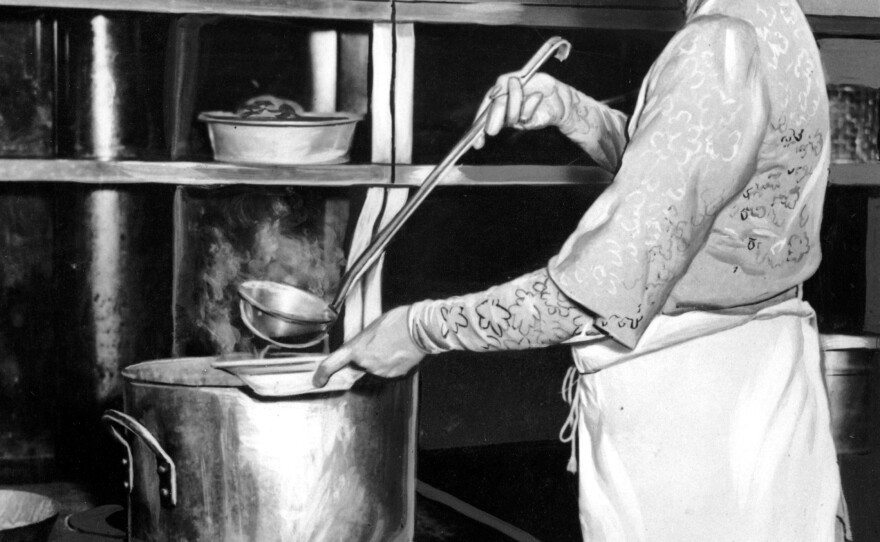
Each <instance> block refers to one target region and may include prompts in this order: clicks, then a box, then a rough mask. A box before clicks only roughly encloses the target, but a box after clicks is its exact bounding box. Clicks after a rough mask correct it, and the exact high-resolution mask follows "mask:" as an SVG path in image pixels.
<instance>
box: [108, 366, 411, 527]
mask: <svg viewBox="0 0 880 542" xmlns="http://www.w3.org/2000/svg"><path fill="white" fill-rule="evenodd" d="M214 359H215V358H181V359H169V360H160V361H153V362H147V363H140V364H137V365H133V366H130V367H128V368H126V369H125V370H124V371H123V376H124V378H125V411H126V413H127V414H123V413H120V412H117V411H108V412H107V413H106V414H105V416H104V421H105V423H106V424H108V425H109V426H110V428H111V430H113V431H114V434H115V435H117V437H119V439H120V440H122V441H123V442H126V443H130V444H129V445H128V446H129V447H128V448H127V449H128V451H129V455H130V460H129V461H128V463H129V464H130V465H131V466H132V469H133V470H131V471H130V472H129V473H128V474H127V476H129V477H130V479H129V480H127V481H126V483H129V487H130V488H131V489H130V491H131V499H130V501H131V503H130V508H129V509H130V517H131V520H130V522H131V525H130V529H129V534H130V536H131V537H133V538H134V539H137V540H143V541H147V542H149V541H167V540H175V541H190V542H193V541H205V542H208V541H211V542H223V541H229V542H232V541H235V542H242V541H254V542H273V541H279V542H280V541H285V542H296V541H309V542H312V541H314V542H319V541H328V542H329V541H334V542H335V541H340V540H345V541H346V542H358V541H364V542H367V541H369V542H395V541H401V542H408V541H410V540H412V536H413V525H414V515H413V514H414V502H415V501H414V491H415V485H414V482H415V477H414V476H415V421H416V417H415V401H414V377H410V378H408V379H403V380H395V381H386V380H381V379H372V378H364V379H362V380H361V381H359V382H358V384H357V385H356V386H355V387H354V388H352V390H350V391H349V392H344V393H328V394H321V395H315V396H307V397H299V398H289V399H275V400H266V399H262V398H259V397H258V396H255V395H253V394H252V393H250V392H249V391H247V390H245V389H243V388H242V387H241V386H242V383H241V381H240V380H238V379H237V378H236V377H234V376H232V375H230V374H228V373H225V372H223V371H219V370H216V369H213V368H212V367H211V366H210V363H211V362H212V361H214ZM126 433H130V434H134V435H137V438H126V439H123V437H124V435H125V434H126Z"/></svg>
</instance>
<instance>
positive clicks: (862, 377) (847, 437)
mask: <svg viewBox="0 0 880 542" xmlns="http://www.w3.org/2000/svg"><path fill="white" fill-rule="evenodd" d="M821 339H822V362H823V366H824V371H825V385H826V387H827V389H828V401H829V407H830V410H831V431H832V434H833V436H834V445H835V448H836V449H837V453H838V454H864V453H868V452H870V451H871V450H872V449H873V448H874V446H875V445H876V434H877V433H878V432H880V426H878V423H880V417H878V415H877V408H878V401H877V394H878V387H877V376H878V370H877V363H878V355H877V354H878V338H877V337H859V336H849V335H823V336H822V338H821Z"/></svg>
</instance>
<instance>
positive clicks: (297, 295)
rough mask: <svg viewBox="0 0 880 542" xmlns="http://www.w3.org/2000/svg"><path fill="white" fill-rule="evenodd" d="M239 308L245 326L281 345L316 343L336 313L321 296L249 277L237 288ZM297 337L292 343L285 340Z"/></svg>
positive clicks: (324, 333)
mask: <svg viewBox="0 0 880 542" xmlns="http://www.w3.org/2000/svg"><path fill="white" fill-rule="evenodd" d="M238 294H239V296H241V301H240V302H239V309H240V311H241V319H242V321H243V322H244V325H245V326H247V328H248V329H250V330H251V332H252V333H253V334H254V335H256V336H257V337H259V338H261V339H263V340H265V341H267V342H269V343H271V344H274V345H276V346H281V347H284V348H301V347H306V346H311V345H313V344H317V343H319V342H320V341H321V340H322V339H323V338H324V336H325V335H326V334H327V331H328V330H329V329H330V326H332V325H333V322H335V321H336V317H337V314H336V312H335V311H334V310H333V309H332V308H331V307H330V306H329V305H328V304H327V302H325V301H324V300H323V299H321V298H320V297H318V296H316V295H315V294H312V293H310V292H307V291H305V290H302V289H300V288H297V287H295V286H290V285H288V284H283V283H280V282H272V281H265V280H249V281H245V282H243V283H241V284H240V285H239V287H238ZM293 337H295V338H296V341H295V343H288V342H284V339H285V338H293Z"/></svg>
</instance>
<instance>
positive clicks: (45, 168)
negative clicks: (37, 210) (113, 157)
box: [0, 159, 391, 186]
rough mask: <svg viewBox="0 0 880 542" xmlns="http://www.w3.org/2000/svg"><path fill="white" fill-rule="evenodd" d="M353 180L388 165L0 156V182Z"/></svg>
mask: <svg viewBox="0 0 880 542" xmlns="http://www.w3.org/2000/svg"><path fill="white" fill-rule="evenodd" d="M3 182H70V183H84V184H143V183H152V184H171V185H229V184H238V185H303V186H318V185H321V186H324V185H333V186H354V185H377V184H388V183H390V182H391V167H390V166H383V165H376V164H366V165H347V164H346V165H332V166H297V167H260V166H255V167H249V166H237V165H232V164H220V163H214V162H139V161H114V162H102V161H97V160H53V159H4V160H0V183H3Z"/></svg>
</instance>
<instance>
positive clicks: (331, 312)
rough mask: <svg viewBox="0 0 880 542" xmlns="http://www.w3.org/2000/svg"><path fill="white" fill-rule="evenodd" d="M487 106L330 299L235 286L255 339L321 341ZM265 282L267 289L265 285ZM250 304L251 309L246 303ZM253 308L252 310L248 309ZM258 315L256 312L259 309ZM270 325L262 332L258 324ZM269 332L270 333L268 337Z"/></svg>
mask: <svg viewBox="0 0 880 542" xmlns="http://www.w3.org/2000/svg"><path fill="white" fill-rule="evenodd" d="M570 51H571V44H570V43H569V42H568V41H566V40H564V39H562V38H561V37H558V36H555V37H552V38H550V39H549V40H547V42H546V43H544V45H543V46H542V47H541V48H540V49H539V50H538V52H537V53H535V54H534V55H533V56H532V58H531V59H529V61H528V62H527V63H526V64H525V66H523V67H522V68H521V69H520V70H519V71H518V72H516V75H517V76H518V77H519V78H520V79H521V80H522V81H523V84H525V83H526V82H527V81H529V80H530V79H531V78H532V76H533V75H534V74H535V72H537V71H538V68H540V67H541V66H542V65H543V64H544V63H545V62H546V61H547V60H549V59H550V57H551V56H555V57H556V58H557V59H559V60H560V61H563V60H565V59H566V58H568V54H569V52H570ZM505 92H506V90H502V89H499V90H498V92H497V93H496V94H494V95H493V96H492V98H493V99H494V98H497V97H499V96H502V95H503V94H504V93H505ZM488 115H489V108H488V107H484V108H483V110H482V111H481V112H480V114H479V116H478V117H477V119H476V120H475V121H474V123H473V124H472V125H471V128H470V129H469V130H468V132H467V133H466V134H465V135H464V137H462V138H461V139H460V140H459V141H458V143H456V145H455V147H453V148H452V150H451V151H450V152H449V154H447V155H446V157H445V158H444V159H443V161H442V162H440V163H439V164H438V165H437V166H436V167H435V168H434V169H433V170H432V171H431V173H430V174H429V175H428V177H427V178H426V179H425V180H424V182H422V184H421V186H420V187H419V189H418V190H417V191H416V192H415V194H413V196H412V197H411V198H409V200H407V202H406V204H404V206H403V207H402V208H401V209H400V211H399V212H398V213H397V214H396V215H394V217H393V218H392V219H391V220H390V221H389V222H388V224H387V225H386V226H385V227H384V228H382V230H381V231H379V232H378V233H377V234H376V238H375V239H374V240H373V241H372V243H371V244H370V245H369V247H367V249H366V250H365V251H364V252H363V254H361V256H360V257H359V258H358V259H357V260H355V262H354V263H353V264H352V265H351V267H350V268H349V269H348V271H347V272H346V273H345V275H344V276H343V277H342V280H341V282H340V285H339V289H338V290H337V292H336V296H335V297H334V298H333V301H331V302H330V303H327V302H326V301H324V300H323V299H322V298H320V297H319V296H317V295H315V294H312V293H311V292H308V291H306V290H303V289H301V288H297V287H295V286H289V285H286V284H280V283H267V282H265V281H249V282H244V283H242V284H241V285H240V286H239V289H238V291H239V294H240V295H241V297H242V303H241V304H240V306H241V309H242V320H243V321H244V323H245V325H247V326H248V328H249V329H250V330H251V331H253V332H254V333H255V334H256V335H257V336H258V337H260V338H262V339H264V340H266V341H268V342H270V343H272V344H275V345H277V346H281V347H284V348H303V347H306V346H311V345H314V344H316V343H318V342H320V341H321V340H322V339H323V338H324V337H325V336H326V335H327V333H328V331H329V329H330V327H331V326H332V325H333V323H334V322H335V321H336V319H337V318H338V316H339V310H340V309H341V308H342V304H343V303H344V302H345V298H346V296H347V295H348V293H349V291H350V290H351V288H352V287H353V286H354V285H355V283H356V282H357V281H358V280H359V279H360V278H361V276H363V274H364V273H365V272H366V271H367V270H368V269H369V268H370V267H371V266H372V265H373V264H374V263H376V261H377V260H378V259H379V257H380V256H381V255H382V253H383V252H384V250H385V248H386V247H387V246H388V243H389V242H390V241H391V238H392V237H394V235H395V234H396V233H397V232H398V230H400V228H401V226H403V223H404V222H406V220H407V219H408V218H409V217H410V216H411V215H412V214H413V212H414V211H415V210H416V208H417V207H418V206H419V205H421V203H422V202H423V201H424V200H425V198H427V197H428V194H430V193H431V191H432V190H433V189H434V187H435V186H436V185H437V183H438V182H439V181H440V179H442V178H443V176H444V175H445V174H446V173H447V172H448V171H449V169H450V168H451V167H452V166H453V165H454V164H455V163H456V162H457V161H458V159H459V158H461V157H462V155H464V153H465V152H467V151H468V150H469V149H470V148H471V146H472V145H473V143H474V141H475V140H476V139H477V138H478V137H479V136H480V135H481V134H482V133H483V130H484V129H485V127H486V121H487V117H488ZM267 286H268V287H267ZM278 301H281V303H283V307H284V308H283V309H282V308H280V307H278V304H277V302H278ZM246 304H250V305H252V307H248V306H246ZM249 308H252V309H254V310H248V309H249ZM258 312H259V313H262V314H259V313H258ZM267 317H268V318H270V319H278V320H281V321H282V322H275V324H276V325H274V326H265V323H266V322H265V320H266V319H267ZM264 326H265V327H267V329H268V328H269V327H272V328H274V329H273V330H272V331H270V332H268V333H264V332H263V331H262V330H260V329H259V327H264ZM270 335H274V337H273V336H270ZM282 336H283V337H304V340H303V341H302V342H300V343H282V342H280V341H278V340H277V339H276V338H275V337H282Z"/></svg>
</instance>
